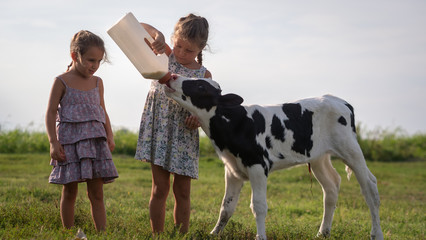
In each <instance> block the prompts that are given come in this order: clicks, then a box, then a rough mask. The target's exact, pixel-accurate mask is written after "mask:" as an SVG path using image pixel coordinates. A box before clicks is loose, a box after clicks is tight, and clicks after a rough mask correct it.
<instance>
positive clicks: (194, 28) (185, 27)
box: [172, 13, 209, 65]
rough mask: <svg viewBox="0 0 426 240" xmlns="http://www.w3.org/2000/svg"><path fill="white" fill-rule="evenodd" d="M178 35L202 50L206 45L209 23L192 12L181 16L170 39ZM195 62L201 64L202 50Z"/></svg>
mask: <svg viewBox="0 0 426 240" xmlns="http://www.w3.org/2000/svg"><path fill="white" fill-rule="evenodd" d="M178 37H179V38H182V39H184V40H187V41H190V42H192V43H194V44H197V45H198V47H199V48H200V49H201V50H203V49H204V48H205V47H206V46H207V39H208V38H209V23H208V22H207V19H205V18H203V17H200V16H196V15H194V14H192V13H190V14H188V15H187V16H186V17H181V18H180V19H179V21H178V22H177V23H176V25H175V29H174V32H173V36H172V41H173V40H175V39H176V38H178ZM197 62H198V63H199V64H200V65H202V62H203V54H202V51H201V52H200V53H199V54H198V56H197Z"/></svg>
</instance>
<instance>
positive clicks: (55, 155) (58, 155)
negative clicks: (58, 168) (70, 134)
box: [50, 141, 66, 162]
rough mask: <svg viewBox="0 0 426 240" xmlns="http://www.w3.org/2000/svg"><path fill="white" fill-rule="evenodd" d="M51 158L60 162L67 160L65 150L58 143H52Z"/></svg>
mask: <svg viewBox="0 0 426 240" xmlns="http://www.w3.org/2000/svg"><path fill="white" fill-rule="evenodd" d="M50 157H51V158H52V159H54V160H57V161H60V162H63V161H65V160H66V158H65V150H64V148H63V147H62V145H61V144H60V143H59V142H58V141H55V142H52V143H50Z"/></svg>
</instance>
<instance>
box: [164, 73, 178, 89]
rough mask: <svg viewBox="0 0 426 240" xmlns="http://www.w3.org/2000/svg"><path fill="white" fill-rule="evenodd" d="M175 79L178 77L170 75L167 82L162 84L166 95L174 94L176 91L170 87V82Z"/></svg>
mask: <svg viewBox="0 0 426 240" xmlns="http://www.w3.org/2000/svg"><path fill="white" fill-rule="evenodd" d="M177 78H178V77H177V76H176V75H172V77H171V78H170V79H169V80H168V81H167V82H165V83H164V85H165V88H164V90H165V91H166V92H168V93H172V92H176V90H175V89H173V87H172V86H171V85H170V82H171V81H174V80H176V79H177Z"/></svg>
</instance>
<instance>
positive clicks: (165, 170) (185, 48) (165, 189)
mask: <svg viewBox="0 0 426 240" xmlns="http://www.w3.org/2000/svg"><path fill="white" fill-rule="evenodd" d="M142 26H143V27H144V28H145V29H146V30H147V31H148V33H149V34H150V35H151V36H152V37H153V38H154V40H155V41H154V42H153V43H152V47H153V49H154V51H156V52H157V53H164V52H165V53H166V54H167V55H168V56H169V71H170V72H171V73H175V74H179V75H182V76H185V77H194V78H211V77H212V75H211V73H210V72H209V71H208V70H207V69H206V68H205V67H204V66H202V50H203V49H204V48H205V47H206V45H207V39H208V32H209V25H208V22H207V20H206V19H205V18H203V17H199V16H196V15H194V14H189V15H188V16H186V17H182V18H180V19H179V21H178V22H177V24H176V25H175V29H174V33H173V36H172V43H173V50H172V49H170V48H169V46H168V45H167V44H165V40H164V36H163V34H162V33H161V32H160V31H158V30H157V29H155V28H154V27H152V26H150V25H148V24H144V23H142ZM198 127H199V123H198V120H197V119H196V117H195V116H191V115H190V113H189V112H188V111H187V110H185V109H183V108H182V107H181V106H180V105H178V104H177V103H176V102H175V101H174V100H172V99H169V98H168V97H167V96H166V95H165V93H164V86H163V85H161V84H160V83H159V82H158V81H152V83H151V89H150V91H149V93H148V96H147V99H146V102H145V107H144V111H143V115H142V120H141V124H140V132H139V139H138V144H137V148H136V155H135V158H136V159H139V160H142V161H146V162H150V163H151V171H152V190H151V199H150V203H149V209H150V220H151V228H152V231H153V233H157V232H162V231H163V230H164V219H165V207H166V199H167V196H168V193H169V189H170V175H171V174H173V194H174V197H175V206H174V222H175V225H176V226H177V227H179V229H180V232H181V233H185V232H187V231H188V228H189V217H190V190H191V179H197V178H198V157H199V139H198Z"/></svg>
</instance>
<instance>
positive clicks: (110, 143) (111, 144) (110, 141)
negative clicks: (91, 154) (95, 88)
mask: <svg viewBox="0 0 426 240" xmlns="http://www.w3.org/2000/svg"><path fill="white" fill-rule="evenodd" d="M99 96H100V99H101V107H102V108H103V109H104V111H105V124H104V127H105V132H106V135H107V143H108V147H109V150H110V151H111V152H112V151H114V148H115V142H114V134H113V133H112V127H111V122H110V120H109V116H108V113H107V111H106V108H105V101H104V84H103V82H102V79H101V78H99Z"/></svg>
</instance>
